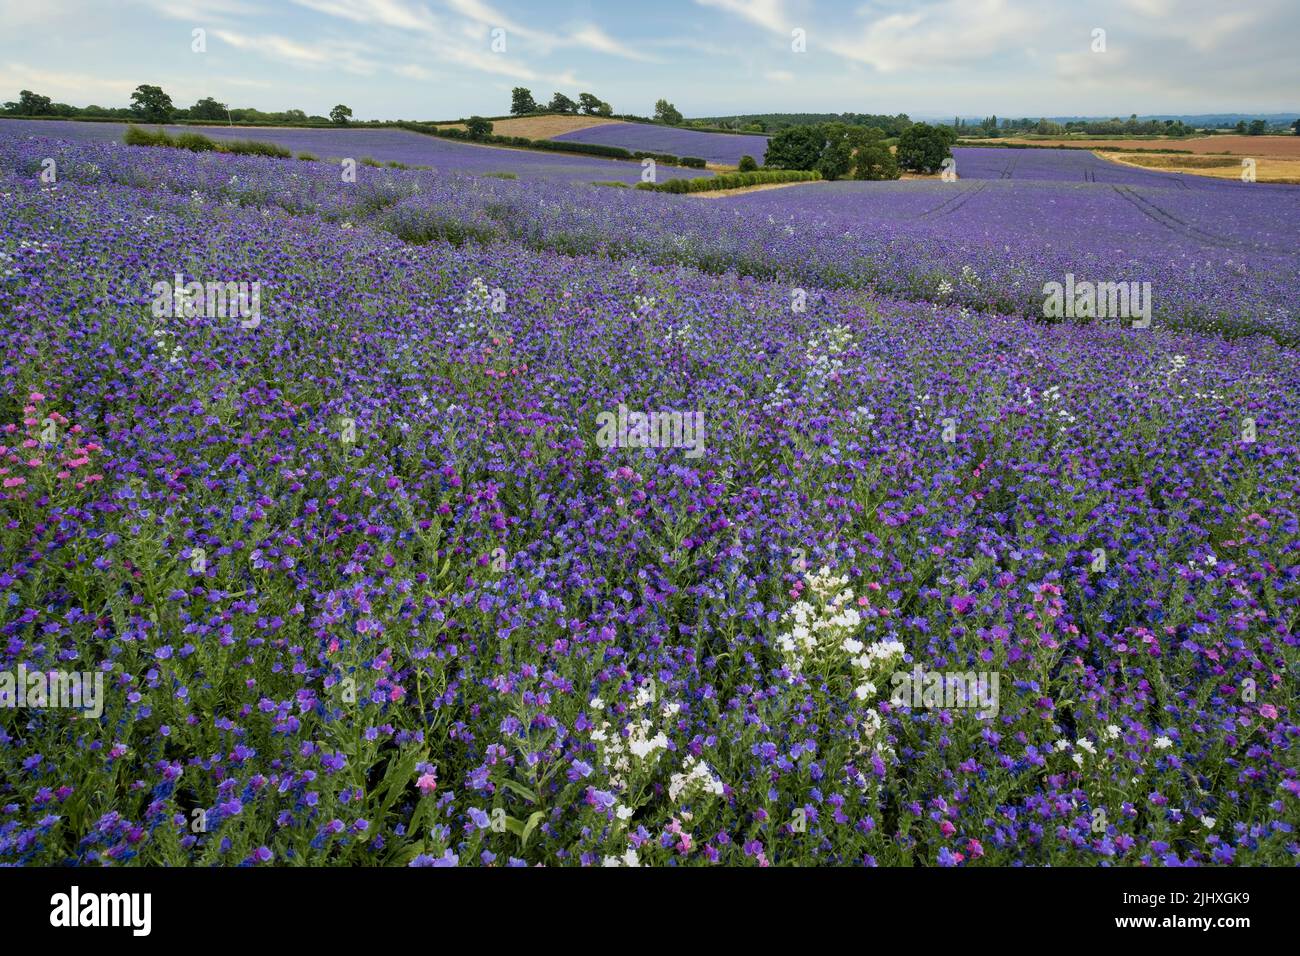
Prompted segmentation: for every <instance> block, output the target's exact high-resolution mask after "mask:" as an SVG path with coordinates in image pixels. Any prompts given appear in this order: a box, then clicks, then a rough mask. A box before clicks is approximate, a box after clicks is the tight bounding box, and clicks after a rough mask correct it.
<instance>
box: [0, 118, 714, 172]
mask: <svg viewBox="0 0 1300 956" xmlns="http://www.w3.org/2000/svg"><path fill="white" fill-rule="evenodd" d="M126 128H127V127H126V124H124V123H78V122H59V123H50V122H48V121H40V120H12V119H0V135H4V134H9V135H13V136H16V137H21V136H54V137H57V138H59V139H62V140H71V141H73V142H79V143H104V144H117V143H121V142H122V136H123V134H124V133H125V132H126ZM145 128H146V129H156V128H157V127H145ZM163 128H164V129H166V130H167V131H168V132H169V133H171V134H173V135H175V134H178V133H184V132H192V133H199V134H201V135H203V136H206V137H208V138H209V139H213V140H216V141H217V142H221V141H222V140H239V139H251V140H257V141H260V142H266V143H275V144H276V145H279V146H283V147H285V148H286V149H290V150H292V151H293V152H294V153H295V154H298V153H308V154H310V155H312V156H315V157H316V158H317V159H319V160H329V161H333V163H334V164H335V165H336V166H337V164H338V162H339V160H341V159H344V158H349V157H350V158H352V159H354V160H357V161H360V160H361V159H362V158H363V157H366V158H369V159H373V160H375V161H377V162H380V163H402V164H405V165H407V166H429V167H433V168H434V169H435V170H438V169H447V170H449V171H452V170H454V171H455V172H457V173H460V174H462V175H478V176H486V175H493V174H496V175H500V174H503V173H506V174H512V175H514V176H515V177H517V178H518V179H521V180H530V181H531V180H539V181H553V182H557V183H591V182H621V183H626V184H628V185H633V184H635V183H637V182H639V181H640V178H641V164H640V163H639V162H632V161H629V160H615V159H600V158H596V157H591V156H565V155H563V154H561V153H542V152H536V151H532V150H526V149H502V148H500V147H488V146H478V145H475V144H473V143H462V142H455V141H453V140H447V139H439V138H438V137H436V136H426V135H424V134H421V133H414V132H411V131H410V130H404V129H293V128H287V127H286V128H275V127H243V126H234V127H228V126H166V127H163ZM656 175H657V176H658V177H659V178H660V179H661V180H662V179H677V178H686V179H690V178H694V177H697V176H711V175H713V174H712V173H707V172H704V171H702V170H697V169H687V168H684V167H680V166H660V167H659V168H658V169H657V170H656Z"/></svg>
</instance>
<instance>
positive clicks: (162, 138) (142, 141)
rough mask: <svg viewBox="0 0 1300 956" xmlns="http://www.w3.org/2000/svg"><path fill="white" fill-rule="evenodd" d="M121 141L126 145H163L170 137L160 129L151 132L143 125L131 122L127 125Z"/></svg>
mask: <svg viewBox="0 0 1300 956" xmlns="http://www.w3.org/2000/svg"><path fill="white" fill-rule="evenodd" d="M122 141H123V142H124V143H126V145H128V146H165V145H167V144H168V143H169V142H170V137H169V136H168V135H167V133H166V132H165V131H164V130H162V129H159V130H157V131H155V132H152V133H151V132H149V131H148V130H147V129H145V128H144V127H143V126H136V125H135V124H134V123H132V124H130V125H129V126H127V128H126V134H125V135H124V136H123V137H122Z"/></svg>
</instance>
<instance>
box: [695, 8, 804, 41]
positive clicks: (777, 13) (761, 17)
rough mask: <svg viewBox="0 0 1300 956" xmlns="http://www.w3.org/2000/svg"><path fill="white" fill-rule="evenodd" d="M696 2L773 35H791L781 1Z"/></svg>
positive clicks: (789, 25)
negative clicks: (741, 19)
mask: <svg viewBox="0 0 1300 956" xmlns="http://www.w3.org/2000/svg"><path fill="white" fill-rule="evenodd" d="M695 2H696V3H697V4H699V5H700V6H702V7H716V8H717V9H719V10H726V11H727V12H728V13H734V14H736V15H737V16H740V17H744V18H745V19H746V20H748V21H749V22H750V23H753V24H756V25H757V26H760V27H762V28H763V29H764V30H771V31H772V32H773V33H783V34H784V33H789V32H790V29H791V26H792V25H791V24H790V22H789V18H788V17H787V16H786V13H785V9H784V7H783V5H782V3H781V0H695Z"/></svg>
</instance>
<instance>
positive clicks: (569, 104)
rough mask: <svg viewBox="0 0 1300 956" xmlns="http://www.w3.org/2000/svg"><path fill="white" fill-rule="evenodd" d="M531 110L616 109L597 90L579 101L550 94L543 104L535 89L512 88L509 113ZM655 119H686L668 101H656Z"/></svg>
mask: <svg viewBox="0 0 1300 956" xmlns="http://www.w3.org/2000/svg"><path fill="white" fill-rule="evenodd" d="M531 113H570V114H573V115H577V114H579V113H581V114H583V115H586V116H613V115H614V108H613V107H612V106H610V105H609V104H608V103H606V102H605V101H604V100H602V99H601V98H600V97H598V96H596V95H595V94H594V93H579V94H578V98H577V100H571V99H569V97H567V96H565V95H564V94H563V93H553V94H551V102H550V103H548V104H547V105H545V106H543V105H542V104H541V103H539V102H537V100H536V99H535V98H534V97H533V91H532V90H530V89H528V88H527V87H523V86H516V87H515V88H514V89H513V90H511V91H510V114H511V115H512V116H528V115H529V114H531ZM654 118H655V122H657V123H667V124H668V125H669V126H680V125H681V124H682V123H683V122H685V120H684V118H683V117H682V114H681V111H680V110H679V109H677V107H675V106H673V104H672V103H669V102H668V101H667V100H664V99H661V100H659V101H658V102H656V103H655V115H654Z"/></svg>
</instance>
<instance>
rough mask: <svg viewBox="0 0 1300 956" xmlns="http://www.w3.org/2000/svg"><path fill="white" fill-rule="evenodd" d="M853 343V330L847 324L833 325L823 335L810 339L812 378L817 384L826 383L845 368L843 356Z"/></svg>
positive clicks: (809, 366) (808, 357) (808, 348)
mask: <svg viewBox="0 0 1300 956" xmlns="http://www.w3.org/2000/svg"><path fill="white" fill-rule="evenodd" d="M852 345H853V330H852V329H850V328H849V327H848V326H847V325H833V326H831V327H830V328H829V329H827V330H826V331H825V332H824V333H822V334H821V335H817V336H813V337H812V338H811V339H809V340H808V346H807V353H806V355H805V358H806V359H807V360H808V369H809V373H810V378H811V380H812V381H813V383H814V384H815V385H821V384H824V383H825V382H826V381H827V380H828V379H829V378H830V377H831V376H832V375H835V374H836V373H838V372H839V371H841V370H842V369H843V368H844V359H843V358H841V357H840V356H842V355H843V354H844V353H845V352H847V351H848V350H849V348H850V347H851V346H852Z"/></svg>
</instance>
